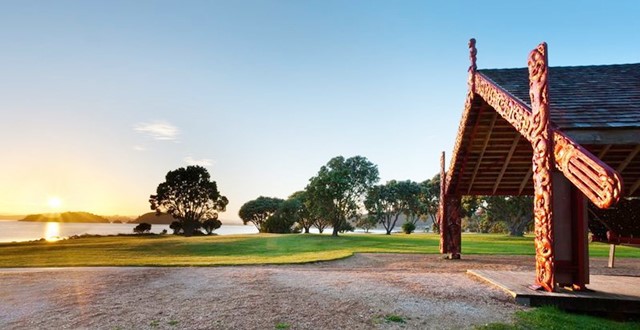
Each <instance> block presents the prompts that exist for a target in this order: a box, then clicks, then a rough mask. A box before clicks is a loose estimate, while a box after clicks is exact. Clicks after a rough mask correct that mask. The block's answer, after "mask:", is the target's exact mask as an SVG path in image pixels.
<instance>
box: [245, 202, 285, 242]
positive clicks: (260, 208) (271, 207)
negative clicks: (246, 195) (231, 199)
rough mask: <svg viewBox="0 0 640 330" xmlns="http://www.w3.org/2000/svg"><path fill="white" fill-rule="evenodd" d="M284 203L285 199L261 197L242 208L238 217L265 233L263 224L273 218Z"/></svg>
mask: <svg viewBox="0 0 640 330" xmlns="http://www.w3.org/2000/svg"><path fill="white" fill-rule="evenodd" d="M283 202H284V200H283V199H280V198H275V197H264V196H260V197H258V198H257V199H254V200H252V201H248V202H246V203H244V205H242V206H241V207H240V211H239V212H238V215H239V216H240V219H242V223H244V224H245V225H246V224H247V223H249V222H251V223H252V224H253V225H254V226H256V228H257V229H258V231H260V232H261V233H262V232H264V230H265V228H264V227H263V224H264V223H265V221H267V219H269V217H271V216H272V215H273V214H274V213H275V212H276V211H277V210H278V209H279V208H280V205H282V203H283Z"/></svg>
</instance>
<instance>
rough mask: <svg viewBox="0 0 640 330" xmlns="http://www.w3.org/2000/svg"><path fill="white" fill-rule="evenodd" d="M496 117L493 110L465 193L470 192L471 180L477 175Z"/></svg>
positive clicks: (496, 114)
mask: <svg viewBox="0 0 640 330" xmlns="http://www.w3.org/2000/svg"><path fill="white" fill-rule="evenodd" d="M497 119H498V113H497V112H495V111H494V112H493V118H491V125H489V131H488V133H487V136H486V137H485V139H484V142H483V144H482V152H480V157H479V158H478V161H477V162H476V167H475V168H474V169H473V174H472V175H471V182H470V183H469V189H468V190H467V194H470V193H471V188H472V187H473V182H474V181H475V180H476V175H478V170H479V169H480V164H481V163H482V158H484V153H485V152H486V151H487V146H488V145H489V140H490V139H491V132H493V126H494V125H495V124H496V120H497Z"/></svg>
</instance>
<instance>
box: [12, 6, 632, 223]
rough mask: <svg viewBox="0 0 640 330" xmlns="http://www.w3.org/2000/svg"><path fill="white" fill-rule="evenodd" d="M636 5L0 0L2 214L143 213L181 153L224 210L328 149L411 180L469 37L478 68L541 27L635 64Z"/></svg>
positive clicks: (571, 43)
mask: <svg viewBox="0 0 640 330" xmlns="http://www.w3.org/2000/svg"><path fill="white" fill-rule="evenodd" d="M636 3H637V2H636V1H615V2H605V1H580V2H577V1H576V2H569V4H558V3H556V1H549V2H545V1H537V2H519V1H433V2H431V1H415V2H413V1H369V0H367V1H324V0H323V1H266V0H261V1H138V0H136V1H26V0H25V1H0V42H1V44H2V45H1V47H0V114H1V119H2V120H1V121H0V150H1V151H2V160H1V161H0V213H32V212H48V211H53V210H52V208H53V206H54V205H48V201H50V200H51V199H52V198H54V197H58V198H59V199H60V200H61V201H62V205H61V208H60V209H59V210H76V211H80V210H83V211H90V212H94V213H99V214H128V215H137V214H141V213H143V212H146V211H147V210H148V203H147V198H148V195H149V194H151V193H153V192H154V191H155V188H156V187H157V185H158V183H160V182H161V181H163V179H164V175H165V174H166V173H167V171H169V170H172V169H175V168H178V167H181V166H186V165H188V164H203V165H205V166H206V167H207V168H208V169H209V171H210V172H211V174H212V176H213V178H214V179H215V180H216V181H217V182H218V185H219V188H220V190H221V192H222V193H223V194H224V195H227V196H228V197H229V199H230V201H231V202H230V205H229V209H228V212H226V213H223V214H222V215H221V218H222V219H223V220H224V219H228V220H234V219H238V216H237V211H238V209H239V207H240V206H241V205H242V204H243V203H245V202H246V201H248V200H251V199H254V198H257V197H258V196H260V195H265V196H275V197H281V198H286V197H287V196H288V195H289V194H291V193H293V192H294V191H296V190H300V189H303V188H304V187H305V185H306V184H307V182H308V179H309V178H310V177H311V176H313V175H315V174H316V173H317V171H318V169H319V168H320V166H322V165H323V164H325V163H326V162H327V161H328V160H329V159H330V158H332V157H334V156H337V155H344V156H345V157H350V156H354V155H362V156H365V157H367V158H368V159H369V160H371V161H372V162H374V163H375V164H377V165H378V167H379V170H380V176H381V179H382V180H381V181H382V182H384V181H386V180H390V179H398V180H404V179H411V180H415V181H422V180H425V179H427V178H431V177H432V176H433V175H434V174H436V173H437V172H438V167H439V153H440V151H442V150H445V151H447V153H450V152H451V149H452V147H453V142H454V139H455V135H456V132H457V128H458V123H459V120H460V115H461V113H462V108H463V103H464V98H465V94H466V89H467V86H466V75H467V72H466V70H467V67H468V65H469V63H468V51H467V41H468V39H469V38H470V37H475V38H477V40H478V43H477V46H478V66H479V68H504V67H523V66H525V65H526V57H527V54H528V52H529V50H531V49H533V48H534V47H535V46H536V45H537V44H538V43H539V42H541V41H546V42H547V43H548V44H549V53H550V55H549V58H550V62H551V65H552V66H560V65H586V64H610V63H634V62H638V60H639V58H640V44H639V43H638V32H640V20H638V18H637V15H638V13H640V5H639V4H636ZM551 79H553V78H552V77H551ZM54 204H55V203H54Z"/></svg>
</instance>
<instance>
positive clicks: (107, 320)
mask: <svg viewBox="0 0 640 330" xmlns="http://www.w3.org/2000/svg"><path fill="white" fill-rule="evenodd" d="M463 258H464V259H462V260H454V261H449V260H442V259H441V258H440V257H439V256H437V255H398V254H358V255H356V256H354V257H351V258H348V259H344V260H339V261H333V262H322V263H315V264H306V265H284V266H248V267H215V268H206V267H156V268H147V267H144V268H143V267H140V268H135V267H122V268H116V267H107V268H102V267H101V268H46V269H4V270H0V328H2V329H274V328H276V327H278V326H279V327H281V328H286V327H287V326H288V327H289V329H426V328H428V329H460V328H472V327H474V326H477V325H481V324H486V323H490V322H510V321H511V320H512V317H513V313H514V312H515V311H517V310H521V309H523V307H520V306H517V305H515V304H514V303H513V301H512V299H511V298H510V296H508V295H507V294H505V293H503V292H502V291H500V290H498V289H496V288H494V287H492V286H490V285H488V284H485V283H482V282H479V281H477V280H474V279H472V278H471V277H469V276H467V275H466V274H465V272H466V270H467V269H495V270H499V269H500V270H524V271H532V277H533V265H534V263H533V257H531V256H463ZM639 264H640V262H636V261H629V262H627V261H625V260H622V259H619V260H618V264H617V268H616V269H614V270H609V269H606V268H605V267H604V266H605V265H606V260H604V259H602V260H592V263H591V268H592V271H591V273H592V274H599V273H602V274H605V273H606V274H612V272H613V274H617V275H629V274H635V276H638V274H639V273H640V265H639ZM388 315H397V316H400V317H401V318H402V319H403V320H404V321H406V323H396V322H390V321H386V320H385V316H388Z"/></svg>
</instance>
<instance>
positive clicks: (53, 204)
mask: <svg viewBox="0 0 640 330" xmlns="http://www.w3.org/2000/svg"><path fill="white" fill-rule="evenodd" d="M47 204H48V205H49V207H50V208H52V209H59V208H60V207H61V206H62V200H61V199H60V198H59V197H51V198H49V200H48V201H47Z"/></svg>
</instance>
